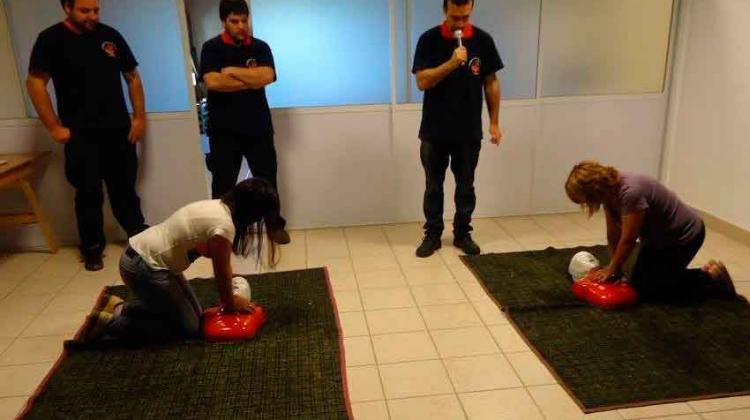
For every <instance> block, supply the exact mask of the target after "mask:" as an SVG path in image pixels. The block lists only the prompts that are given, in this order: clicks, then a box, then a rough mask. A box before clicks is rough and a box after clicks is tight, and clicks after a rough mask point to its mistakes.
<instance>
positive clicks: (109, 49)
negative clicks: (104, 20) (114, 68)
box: [102, 41, 117, 58]
mask: <svg viewBox="0 0 750 420" xmlns="http://www.w3.org/2000/svg"><path fill="white" fill-rule="evenodd" d="M102 51H104V53H105V54H107V55H108V56H110V57H112V58H117V45H115V44H114V42H109V41H105V42H103V43H102Z"/></svg>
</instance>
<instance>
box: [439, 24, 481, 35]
mask: <svg viewBox="0 0 750 420" xmlns="http://www.w3.org/2000/svg"><path fill="white" fill-rule="evenodd" d="M440 34H441V35H442V36H443V38H445V39H456V38H455V37H454V36H453V31H451V30H450V28H449V27H448V22H443V24H442V25H440ZM473 36H474V25H472V24H471V23H467V24H466V25H464V34H463V37H462V38H463V39H471V37H473Z"/></svg>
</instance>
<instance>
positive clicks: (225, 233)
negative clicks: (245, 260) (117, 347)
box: [87, 178, 279, 341]
mask: <svg viewBox="0 0 750 420" xmlns="http://www.w3.org/2000/svg"><path fill="white" fill-rule="evenodd" d="M278 216H279V199H278V196H277V194H276V190H275V189H274V188H273V186H271V184H270V183H269V182H267V181H265V180H263V179H260V178H253V179H248V180H245V181H242V182H240V183H239V184H237V185H235V186H234V187H233V188H232V189H231V190H230V191H229V192H228V193H227V194H226V195H224V197H222V198H221V199H220V200H205V201H198V202H195V203H192V204H188V205H186V206H185V207H182V208H181V209H179V210H177V211H176V212H175V213H174V214H173V215H172V216H170V217H169V218H168V219H167V220H165V221H164V222H162V223H160V224H158V225H156V226H153V227H151V228H149V229H147V230H145V231H143V232H141V233H140V234H138V235H136V236H134V237H132V238H130V240H129V247H128V248H127V249H126V250H125V252H124V253H123V255H122V257H121V259H120V274H121V276H122V279H123V281H124V282H125V285H127V287H128V289H130V291H131V292H132V294H133V295H134V296H135V297H136V298H137V300H136V301H134V302H130V301H129V302H124V303H123V302H122V299H120V298H118V297H116V296H106V295H105V296H104V297H103V298H102V299H101V300H100V302H99V304H98V305H97V310H96V311H95V312H93V313H92V314H91V315H90V318H91V319H90V324H91V328H90V330H89V334H88V336H87V339H88V340H89V341H90V340H94V339H97V338H100V337H101V336H103V335H108V336H114V337H119V338H124V339H129V340H135V341H154V340H158V341H161V340H165V339H171V338H186V337H187V338H190V337H195V336H198V335H199V333H200V320H201V315H202V312H203V311H202V308H201V305H200V304H199V303H198V300H197V299H196V296H195V293H193V290H192V289H191V288H190V285H189V284H188V283H187V281H186V280H185V277H184V276H183V275H182V273H183V272H184V271H185V270H186V269H187V268H188V267H189V266H190V264H191V263H192V262H193V261H194V260H195V259H197V258H198V257H199V256H204V257H206V258H210V259H211V262H212V264H213V269H214V276H215V277H216V286H217V289H218V292H219V297H220V299H221V304H222V306H223V307H224V309H225V310H229V311H251V310H252V307H253V304H252V303H251V302H250V301H249V300H247V299H245V298H244V297H241V296H236V295H233V294H232V277H233V275H234V273H233V272H232V266H231V254H232V253H234V254H235V255H242V256H245V257H247V256H249V255H250V254H251V253H255V255H256V257H257V258H260V257H261V251H262V248H263V242H264V241H263V232H264V230H265V229H264V226H265V225H266V223H267V222H268V221H269V220H276V218H277V217H278ZM266 235H267V231H266ZM268 244H269V253H268V258H269V263H270V264H271V265H273V263H274V260H275V255H276V247H275V244H274V243H273V241H270V240H269V241H268Z"/></svg>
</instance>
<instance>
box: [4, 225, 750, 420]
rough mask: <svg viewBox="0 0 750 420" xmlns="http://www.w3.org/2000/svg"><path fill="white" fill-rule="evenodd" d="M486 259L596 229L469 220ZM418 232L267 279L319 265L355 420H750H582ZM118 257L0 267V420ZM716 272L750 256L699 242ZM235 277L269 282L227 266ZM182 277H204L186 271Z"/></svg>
mask: <svg viewBox="0 0 750 420" xmlns="http://www.w3.org/2000/svg"><path fill="white" fill-rule="evenodd" d="M475 229H476V230H475V233H474V237H475V239H476V240H477V242H478V243H479V244H480V245H481V246H482V248H483V250H484V251H485V252H514V251H522V250H530V249H541V248H545V247H547V246H550V245H553V246H557V247H566V246H575V245H591V244H596V243H603V242H604V226H603V221H602V220H601V219H600V218H595V219H594V220H591V221H589V220H587V219H586V218H585V216H583V215H581V214H564V215H547V216H529V217H509V218H498V219H479V220H476V223H475ZM420 239H421V229H420V226H419V224H416V223H413V224H405V225H388V226H368V227H355V228H344V229H321V230H308V231H294V232H292V241H293V242H292V244H291V245H289V246H285V247H283V248H282V261H281V264H280V265H279V266H278V267H276V270H289V269H298V268H305V267H320V266H327V267H328V268H329V272H330V275H331V282H332V285H333V289H334V294H335V297H336V303H337V307H338V310H339V314H340V318H341V323H342V328H343V333H344V337H345V340H344V346H345V351H346V359H347V376H348V384H349V390H350V396H351V399H352V402H353V411H354V414H355V417H356V418H357V419H359V420H363V419H365V420H387V419H392V420H400V419H438V420H439V419H470V420H477V419H493V420H494V419H523V420H533V419H547V420H568V419H584V418H591V419H602V420H606V419H614V420H624V419H636V418H661V419H672V420H693V419H695V420H700V419H703V420H714V419H730V420H732V419H747V418H750V397H737V398H726V399H720V400H709V401H695V402H689V403H680V404H667V405H661V406H652V407H643V408H635V409H628V410H618V411H612V412H606V413H597V414H593V415H588V416H584V415H583V413H582V412H581V411H580V410H579V409H578V407H577V406H576V405H575V403H574V402H573V400H572V399H571V398H570V397H569V396H568V395H567V393H565V391H564V390H563V388H562V387H561V386H560V385H559V384H558V383H557V382H556V380H555V378H554V377H553V376H552V375H551V374H550V373H549V371H548V370H547V369H546V367H545V366H544V365H543V364H542V363H541V362H540V361H539V359H538V358H537V357H536V356H535V355H534V353H532V352H531V351H530V349H529V348H528V346H526V344H525V343H524V342H523V340H522V339H521V337H520V336H519V335H518V333H517V332H516V331H515V330H514V329H513V328H512V327H511V326H510V325H509V323H508V320H507V319H506V318H505V316H504V315H503V314H502V312H500V311H499V310H498V308H497V307H496V306H495V305H494V303H492V301H491V300H490V299H489V298H488V297H487V295H486V294H485V293H484V291H483V289H482V288H481V287H480V286H479V284H478V282H477V280H476V279H475V278H474V276H473V275H472V274H471V272H470V271H469V270H468V269H466V267H465V266H464V265H463V264H462V263H461V261H460V260H459V255H460V253H459V252H458V251H457V250H456V249H455V248H453V247H452V246H451V238H450V237H449V235H446V237H444V238H443V244H444V247H443V248H442V249H441V250H440V251H439V252H438V253H437V254H436V255H434V256H432V257H430V258H427V259H419V258H416V257H415V256H414V250H415V247H416V245H417V244H418V242H419V240H420ZM120 252H122V247H121V246H118V245H110V246H108V248H107V257H106V259H105V269H104V270H103V271H100V272H97V273H89V272H85V271H81V266H80V264H79V263H78V260H77V253H76V251H75V250H74V249H72V248H65V249H63V250H62V251H61V252H60V253H58V254H56V255H49V254H46V253H22V254H12V255H3V256H0V420H1V419H5V418H13V416H14V415H15V414H16V413H17V412H18V411H19V410H20V409H21V407H22V406H23V404H24V403H25V401H26V399H27V397H28V396H29V395H30V394H31V393H32V392H33V390H34V388H35V387H36V385H37V384H38V383H39V382H40V381H41V380H42V378H43V377H44V375H45V374H46V373H47V371H48V370H49V369H50V367H51V366H52V363H53V362H54V360H55V359H56V358H57V356H58V354H59V352H60V349H61V345H62V341H63V340H64V339H65V338H68V337H70V336H72V334H73V333H74V332H75V330H76V329H77V328H78V327H79V326H80V324H81V323H82V321H83V318H84V316H85V315H86V313H87V311H88V310H89V309H90V307H91V306H92V304H93V302H94V299H95V297H96V295H97V294H98V293H99V291H100V290H101V288H102V287H103V286H105V285H109V284H118V283H120V281H119V279H118V275H117V260H118V255H119V253H120ZM711 258H720V259H723V260H725V261H726V262H727V263H728V266H729V268H730V271H731V272H732V274H733V276H734V277H735V280H737V281H738V283H737V285H738V289H739V290H740V292H742V293H745V294H750V248H749V247H746V246H743V245H742V244H740V243H738V242H736V241H733V240H732V239H730V238H728V237H726V236H724V235H721V234H718V233H716V232H713V231H709V233H708V237H707V240H706V245H705V246H704V249H703V250H702V251H701V252H700V254H699V255H698V257H696V261H695V263H696V264H700V263H703V262H705V261H706V260H708V259H711ZM234 267H235V271H236V272H238V273H256V272H262V271H268V269H267V268H265V267H264V266H263V265H258V264H257V263H255V262H254V261H249V260H239V259H236V260H235V261H234ZM186 275H187V276H188V278H192V277H209V276H211V275H212V269H211V264H210V262H209V261H207V260H198V261H197V262H196V263H195V264H193V266H192V267H191V268H190V270H189V271H188V272H187V273H186Z"/></svg>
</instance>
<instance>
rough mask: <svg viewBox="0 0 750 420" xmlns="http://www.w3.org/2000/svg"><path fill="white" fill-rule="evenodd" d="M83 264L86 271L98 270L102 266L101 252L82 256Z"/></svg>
mask: <svg viewBox="0 0 750 420" xmlns="http://www.w3.org/2000/svg"><path fill="white" fill-rule="evenodd" d="M83 266H84V268H86V271H99V270H101V269H102V268H104V261H102V254H91V255H84V256H83Z"/></svg>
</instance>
